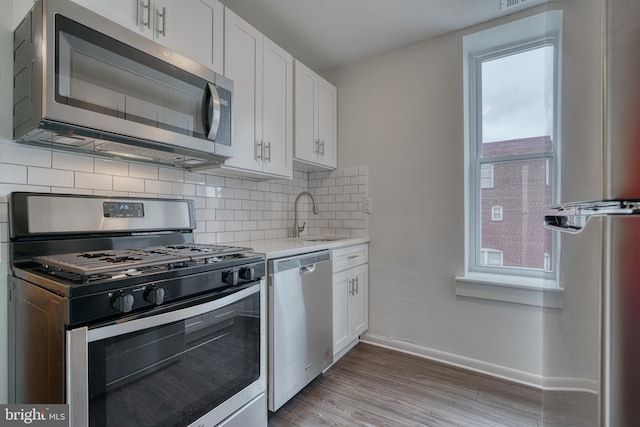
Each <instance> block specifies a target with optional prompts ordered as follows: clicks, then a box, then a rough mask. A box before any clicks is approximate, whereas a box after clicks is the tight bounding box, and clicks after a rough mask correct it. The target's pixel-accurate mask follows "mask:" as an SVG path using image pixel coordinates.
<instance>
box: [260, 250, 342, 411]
mask: <svg viewBox="0 0 640 427" xmlns="http://www.w3.org/2000/svg"><path fill="white" fill-rule="evenodd" d="M331 281H332V268H331V252H329V251H322V252H313V253H307V254H304V255H299V256H294V257H290V258H280V259H274V260H271V261H269V296H268V300H269V314H268V319H269V358H268V359H269V410H270V411H276V410H278V408H280V407H281V406H282V405H283V404H285V403H286V402H287V401H288V400H289V399H291V398H292V397H293V396H294V395H295V394H296V393H298V392H299V391H300V390H302V388H303V387H304V386H306V385H307V384H309V383H310V382H311V380H313V379H314V378H315V377H317V376H318V374H320V373H321V372H322V371H323V370H324V369H326V368H327V367H328V366H329V365H331V363H333V350H332V349H333V317H332V300H331V293H332V283H331Z"/></svg>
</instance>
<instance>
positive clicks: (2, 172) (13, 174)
mask: <svg viewBox="0 0 640 427" xmlns="http://www.w3.org/2000/svg"><path fill="white" fill-rule="evenodd" d="M0 182H3V183H7V184H26V183H27V167H26V166H22V165H9V164H5V165H2V167H1V168H0Z"/></svg>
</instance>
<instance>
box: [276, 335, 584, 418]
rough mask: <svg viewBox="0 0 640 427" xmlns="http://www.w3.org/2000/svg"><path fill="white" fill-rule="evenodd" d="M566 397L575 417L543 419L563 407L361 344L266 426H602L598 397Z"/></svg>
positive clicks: (510, 386) (530, 391)
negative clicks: (547, 408)
mask: <svg viewBox="0 0 640 427" xmlns="http://www.w3.org/2000/svg"><path fill="white" fill-rule="evenodd" d="M563 396H564V398H567V399H568V401H570V402H571V403H572V404H573V406H572V408H573V409H575V411H574V412H575V414H574V415H575V416H572V417H567V414H565V413H563V411H559V410H557V409H558V405H556V411H554V414H550V415H548V414H544V413H543V410H542V409H543V402H547V400H548V399H551V400H554V401H556V402H558V401H557V400H556V399H555V396H551V395H550V394H549V393H544V396H543V393H542V392H541V391H540V390H538V389H535V388H531V387H527V386H523V385H519V384H514V383H510V382H507V381H502V380H499V379H496V378H493V377H489V376H486V375H482V374H478V373H475V372H471V371H467V370H464V369H459V368H455V367H451V366H448V365H444V364H440V363H436V362H431V361H429V360H425V359H423V358H420V357H417V356H412V355H408V354H404V353H400V352H397V351H392V350H388V349H384V348H381V347H377V346H373V345H369V344H363V343H360V344H358V345H357V346H356V347H355V348H354V349H353V350H351V351H350V352H349V353H348V354H347V355H346V356H344V357H343V358H342V359H341V360H339V361H338V362H337V363H336V364H335V365H334V366H333V367H331V369H329V371H327V372H326V373H325V374H323V375H321V376H319V377H318V378H316V379H315V380H314V381H313V382H312V383H311V384H309V385H308V386H307V387H306V388H305V389H303V390H302V391H301V392H300V393H298V394H297V395H296V396H295V397H294V398H293V399H291V400H290V401H289V402H288V403H287V404H285V405H284V406H283V407H282V408H280V410H278V411H277V412H276V413H274V414H271V416H270V418H269V426H270V427H279V426H319V425H323V426H324V425H332V426H363V425H364V426H394V427H395V426H430V427H431V426H434V427H441V426H470V427H471V426H473V427H482V426H492V427H495V426H532V427H540V426H543V425H549V426H554V427H555V426H560V425H566V426H572V427H576V426H584V427H587V426H595V425H597V424H596V423H593V421H594V420H595V418H593V417H595V415H597V413H594V408H597V406H596V403H597V400H596V397H595V396H593V395H585V393H581V394H580V395H579V396H574V395H571V396H568V395H567V394H566V393H565V394H564V395H563ZM545 405H546V403H545ZM560 405H561V404H560ZM551 415H555V416H553V417H551Z"/></svg>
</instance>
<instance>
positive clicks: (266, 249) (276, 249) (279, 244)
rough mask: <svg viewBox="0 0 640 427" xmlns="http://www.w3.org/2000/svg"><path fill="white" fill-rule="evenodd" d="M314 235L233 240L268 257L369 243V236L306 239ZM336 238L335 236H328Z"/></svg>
mask: <svg viewBox="0 0 640 427" xmlns="http://www.w3.org/2000/svg"><path fill="white" fill-rule="evenodd" d="M323 237H325V236H318V239H322V238H323ZM311 238H313V237H309V236H304V237H302V238H298V239H296V238H292V237H288V238H280V239H265V240H246V241H243V242H233V244H234V245H236V246H244V247H248V248H252V249H253V251H254V252H258V253H261V254H264V255H265V256H266V257H267V259H273V258H282V257H288V256H295V255H300V254H304V253H307V252H316V251H321V250H325V249H339V248H342V247H346V246H353V245H358V244H361V243H368V242H369V240H370V239H369V238H368V237H354V238H351V237H345V238H341V239H340V240H330V241H316V242H314V241H309V240H305V239H311ZM328 238H330V239H335V237H328Z"/></svg>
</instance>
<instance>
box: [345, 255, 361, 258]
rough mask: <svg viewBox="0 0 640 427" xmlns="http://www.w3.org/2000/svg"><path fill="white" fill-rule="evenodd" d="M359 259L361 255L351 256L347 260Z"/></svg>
mask: <svg viewBox="0 0 640 427" xmlns="http://www.w3.org/2000/svg"><path fill="white" fill-rule="evenodd" d="M359 257H360V255H349V256H348V257H347V259H356V258H359Z"/></svg>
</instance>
